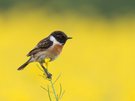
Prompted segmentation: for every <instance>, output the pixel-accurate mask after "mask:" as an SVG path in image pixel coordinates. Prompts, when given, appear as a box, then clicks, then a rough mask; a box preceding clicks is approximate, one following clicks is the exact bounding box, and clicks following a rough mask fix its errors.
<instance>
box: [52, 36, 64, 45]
mask: <svg viewBox="0 0 135 101" xmlns="http://www.w3.org/2000/svg"><path fill="white" fill-rule="evenodd" d="M50 40H51V41H52V42H53V43H54V44H59V45H62V44H61V43H60V42H58V41H57V40H56V39H55V37H54V36H52V35H51V36H50Z"/></svg>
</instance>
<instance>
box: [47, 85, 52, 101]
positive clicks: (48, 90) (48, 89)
mask: <svg viewBox="0 0 135 101" xmlns="http://www.w3.org/2000/svg"><path fill="white" fill-rule="evenodd" d="M48 97H49V100H50V101H52V99H51V95H50V89H49V86H48Z"/></svg>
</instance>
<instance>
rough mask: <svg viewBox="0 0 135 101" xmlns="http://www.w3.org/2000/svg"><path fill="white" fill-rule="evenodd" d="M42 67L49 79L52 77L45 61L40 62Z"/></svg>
mask: <svg viewBox="0 0 135 101" xmlns="http://www.w3.org/2000/svg"><path fill="white" fill-rule="evenodd" d="M40 65H41V67H42V68H43V70H44V72H45V74H46V76H47V78H48V79H51V78H52V74H51V73H49V72H48V70H47V69H46V68H45V67H44V65H43V63H40Z"/></svg>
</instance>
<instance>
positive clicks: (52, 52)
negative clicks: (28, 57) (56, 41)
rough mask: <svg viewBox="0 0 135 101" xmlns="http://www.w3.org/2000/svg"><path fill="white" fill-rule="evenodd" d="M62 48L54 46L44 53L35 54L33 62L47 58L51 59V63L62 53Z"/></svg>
mask: <svg viewBox="0 0 135 101" xmlns="http://www.w3.org/2000/svg"><path fill="white" fill-rule="evenodd" d="M62 48H63V47H62V46H61V45H55V46H53V47H50V48H49V49H47V50H45V51H42V52H38V53H37V54H35V55H34V56H33V58H34V61H38V62H41V61H43V60H45V58H49V59H51V61H53V60H55V59H56V58H57V57H58V56H59V54H60V53H61V51H62Z"/></svg>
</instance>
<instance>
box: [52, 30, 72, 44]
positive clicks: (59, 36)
mask: <svg viewBox="0 0 135 101" xmlns="http://www.w3.org/2000/svg"><path fill="white" fill-rule="evenodd" d="M51 35H52V36H53V37H55V39H56V40H57V41H58V42H60V43H62V44H65V43H66V41H67V40H68V39H72V38H71V37H68V36H67V35H66V34H65V33H64V32H62V31H54V32H52V33H51Z"/></svg>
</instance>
